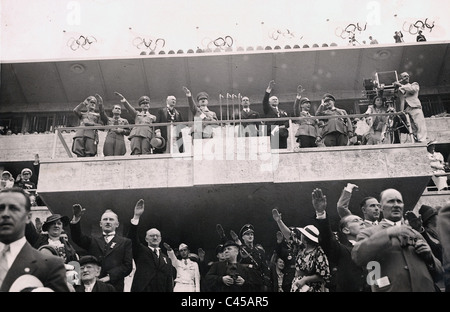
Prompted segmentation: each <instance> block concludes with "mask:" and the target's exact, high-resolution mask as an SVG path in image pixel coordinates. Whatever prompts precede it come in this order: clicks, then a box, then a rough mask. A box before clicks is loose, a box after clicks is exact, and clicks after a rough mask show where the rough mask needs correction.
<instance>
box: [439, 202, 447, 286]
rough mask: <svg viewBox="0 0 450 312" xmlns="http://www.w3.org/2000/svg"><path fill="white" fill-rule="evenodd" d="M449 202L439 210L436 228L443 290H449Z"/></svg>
mask: <svg viewBox="0 0 450 312" xmlns="http://www.w3.org/2000/svg"><path fill="white" fill-rule="evenodd" d="M449 229H450V202H447V203H446V204H445V205H444V207H442V208H441V209H440V210H439V214H438V217H437V230H438V233H439V239H440V241H441V244H442V266H443V267H444V285H445V292H450V231H449Z"/></svg>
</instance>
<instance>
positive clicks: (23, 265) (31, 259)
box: [2, 242, 37, 291]
mask: <svg viewBox="0 0 450 312" xmlns="http://www.w3.org/2000/svg"><path fill="white" fill-rule="evenodd" d="M33 250H35V249H34V248H33V247H32V246H31V245H30V244H29V243H28V242H26V243H25V245H24V246H23V247H22V250H20V252H19V254H18V255H17V257H16V259H15V260H14V262H13V263H12V265H11V267H10V268H9V270H8V273H7V274H6V276H5V279H4V280H3V285H2V290H4V289H5V287H7V288H8V289H9V287H10V286H11V285H12V283H13V282H14V281H15V280H16V278H17V277H19V276H21V275H23V274H33V273H34V272H35V271H36V266H37V260H36V257H35V255H34V254H33ZM6 291H7V290H6Z"/></svg>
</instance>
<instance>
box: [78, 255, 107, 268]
mask: <svg viewBox="0 0 450 312" xmlns="http://www.w3.org/2000/svg"><path fill="white" fill-rule="evenodd" d="M78 262H79V263H80V266H83V265H85V264H87V263H92V264H96V265H98V266H101V265H102V264H101V263H100V261H98V259H97V258H96V257H94V256H91V255H87V256H82V257H81V258H80V260H78Z"/></svg>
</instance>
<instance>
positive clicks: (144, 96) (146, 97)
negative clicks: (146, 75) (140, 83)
mask: <svg viewBox="0 0 450 312" xmlns="http://www.w3.org/2000/svg"><path fill="white" fill-rule="evenodd" d="M144 100H147V101H148V102H150V98H149V97H148V96H146V95H143V96H141V97H140V98H139V100H138V104H139V105H141V102H142V101H144Z"/></svg>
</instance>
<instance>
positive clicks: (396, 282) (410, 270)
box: [352, 220, 443, 292]
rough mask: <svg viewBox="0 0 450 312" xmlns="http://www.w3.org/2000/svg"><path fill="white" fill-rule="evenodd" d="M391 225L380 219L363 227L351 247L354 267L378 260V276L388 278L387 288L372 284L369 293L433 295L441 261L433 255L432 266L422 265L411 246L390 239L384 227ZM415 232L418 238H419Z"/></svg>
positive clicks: (440, 269)
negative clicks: (402, 245) (426, 293)
mask: <svg viewBox="0 0 450 312" xmlns="http://www.w3.org/2000/svg"><path fill="white" fill-rule="evenodd" d="M390 226H392V225H391V224H389V223H388V222H387V221H385V220H382V221H381V222H380V223H379V224H378V225H375V226H371V227H368V228H365V229H364V230H362V231H361V232H360V233H359V234H358V236H357V242H356V244H355V245H354V246H353V250H352V260H353V261H355V263H356V264H357V265H360V266H364V267H365V266H366V265H367V264H368V263H369V262H370V261H377V262H378V264H379V266H380V269H381V272H379V277H380V278H383V277H387V278H388V279H389V282H390V284H389V285H387V286H385V287H382V288H380V287H378V286H377V285H373V286H372V291H373V292H379V291H380V292H384V291H387V292H434V291H435V281H437V280H438V279H439V278H440V276H441V274H442V272H443V270H442V265H441V263H440V261H439V260H437V259H436V258H435V257H434V256H433V257H432V261H433V263H425V261H424V260H422V258H421V257H420V256H419V255H418V254H417V253H416V251H415V249H414V247H413V246H411V245H409V246H406V247H401V246H400V242H399V240H398V239H396V238H392V239H390V238H389V235H388V233H387V231H386V228H388V227H390ZM415 232H416V235H417V237H420V236H421V235H420V233H419V232H417V231H415ZM422 239H424V238H422ZM369 273H370V272H369Z"/></svg>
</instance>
